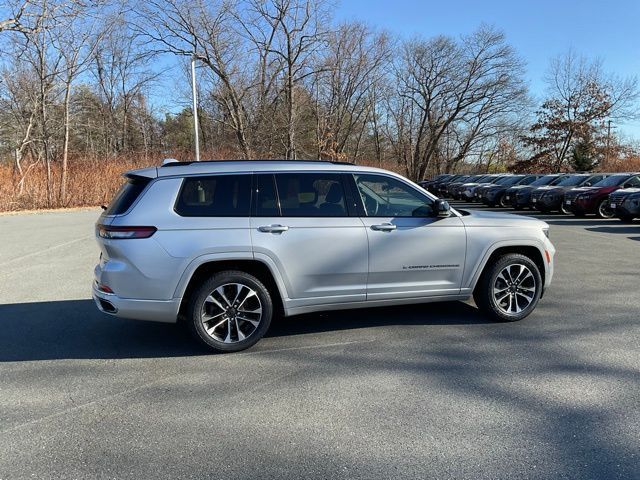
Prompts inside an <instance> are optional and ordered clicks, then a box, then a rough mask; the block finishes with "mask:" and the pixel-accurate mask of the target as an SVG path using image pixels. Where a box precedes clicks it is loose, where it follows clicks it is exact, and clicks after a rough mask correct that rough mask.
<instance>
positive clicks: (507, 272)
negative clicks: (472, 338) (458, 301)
mask: <svg viewBox="0 0 640 480" xmlns="http://www.w3.org/2000/svg"><path fill="white" fill-rule="evenodd" d="M541 293H542V276H541V275H540V270H539V269H538V266H537V265H536V263H535V262H534V261H533V260H532V259H530V258H529V257H527V256H525V255H522V254H519V253H509V254H506V255H503V256H502V257H499V258H498V259H496V260H495V261H494V262H492V264H491V265H487V266H486V267H485V270H484V272H483V273H482V276H481V277H480V280H478V284H477V285H476V288H475V290H474V292H473V298H474V300H475V302H476V305H477V306H478V308H479V309H480V310H481V311H482V312H484V313H485V314H487V315H488V316H490V317H492V318H493V319H495V320H498V321H502V322H513V321H516V320H521V319H523V318H525V317H526V316H527V315H529V314H530V313H531V312H532V311H533V310H534V309H535V307H536V305H537V303H538V300H539V299H540V295H541Z"/></svg>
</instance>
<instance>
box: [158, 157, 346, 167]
mask: <svg viewBox="0 0 640 480" xmlns="http://www.w3.org/2000/svg"><path fill="white" fill-rule="evenodd" d="M231 162H298V163H331V164H333V165H355V164H354V163H352V162H339V161H332V160H283V159H280V160H274V159H269V160H257V159H254V160H242V159H233V160H201V161H199V162H193V161H189V162H180V161H178V160H175V159H173V158H168V159H166V160H164V161H163V162H162V167H178V166H186V165H193V164H198V163H231Z"/></svg>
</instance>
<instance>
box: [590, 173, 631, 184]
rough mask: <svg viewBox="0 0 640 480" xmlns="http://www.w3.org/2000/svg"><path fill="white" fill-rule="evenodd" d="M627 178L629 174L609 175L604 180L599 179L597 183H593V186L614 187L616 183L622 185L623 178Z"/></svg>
mask: <svg viewBox="0 0 640 480" xmlns="http://www.w3.org/2000/svg"><path fill="white" fill-rule="evenodd" d="M628 178H629V175H611V176H610V177H607V178H605V179H604V180H600V181H599V182H598V183H596V184H594V185H593V186H594V187H616V186H618V185H622V183H624V181H625V180H627V179H628Z"/></svg>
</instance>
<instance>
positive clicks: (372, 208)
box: [354, 175, 433, 217]
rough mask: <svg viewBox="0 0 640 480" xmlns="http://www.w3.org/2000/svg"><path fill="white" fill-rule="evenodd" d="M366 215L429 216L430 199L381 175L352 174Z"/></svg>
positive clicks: (430, 213) (431, 210) (430, 209)
mask: <svg viewBox="0 0 640 480" xmlns="http://www.w3.org/2000/svg"><path fill="white" fill-rule="evenodd" d="M354 177H355V180H356V185H357V187H358V192H359V193H360V198H361V199H362V203H363V204H364V209H365V213H366V215H367V216H368V217H431V216H432V215H433V208H432V203H433V202H432V201H431V199H429V198H427V197H425V196H423V195H421V194H420V193H419V192H418V191H416V190H415V189H414V188H411V187H410V186H409V185H407V184H405V183H403V182H401V181H399V180H396V179H395V178H391V177H386V176H382V175H354Z"/></svg>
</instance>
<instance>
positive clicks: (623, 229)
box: [587, 224, 640, 235]
mask: <svg viewBox="0 0 640 480" xmlns="http://www.w3.org/2000/svg"><path fill="white" fill-rule="evenodd" d="M587 230H589V231H590V232H600V233H621V234H623V235H624V234H633V233H640V224H638V225H627V226H620V227H593V228H587Z"/></svg>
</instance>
